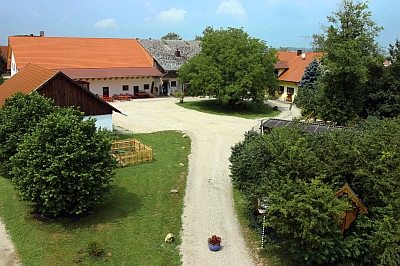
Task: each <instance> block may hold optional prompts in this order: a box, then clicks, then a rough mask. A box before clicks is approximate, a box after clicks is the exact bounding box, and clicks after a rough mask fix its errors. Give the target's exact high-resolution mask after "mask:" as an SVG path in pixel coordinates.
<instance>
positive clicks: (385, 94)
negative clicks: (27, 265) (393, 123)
mask: <svg viewBox="0 0 400 266" xmlns="http://www.w3.org/2000/svg"><path fill="white" fill-rule="evenodd" d="M387 60H388V63H389V65H387V66H384V65H383V64H382V65H378V66H375V67H374V68H373V69H371V71H370V72H371V77H370V79H369V81H368V86H367V89H368V91H369V93H368V96H367V98H366V101H365V108H366V112H367V113H368V114H369V115H375V116H379V117H396V116H399V115H400V41H399V40H396V42H395V43H394V44H390V45H389V57H388V58H387Z"/></svg>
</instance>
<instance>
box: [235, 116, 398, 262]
mask: <svg viewBox="0 0 400 266" xmlns="http://www.w3.org/2000/svg"><path fill="white" fill-rule="evenodd" d="M399 143H400V118H397V119H387V120H378V119H375V118H369V119H367V120H366V121H363V122H362V123H360V124H359V125H357V126H355V127H353V128H347V129H340V130H335V131H332V132H326V133H319V134H305V133H301V131H300V130H298V129H293V128H290V129H288V128H286V129H285V128H276V129H273V130H272V131H271V133H267V134H265V135H263V136H255V137H252V138H248V137H246V139H245V140H244V141H243V142H241V143H239V144H237V145H236V146H235V147H234V148H233V149H232V156H231V158H230V160H231V163H232V165H231V170H232V171H231V173H232V180H233V183H234V185H235V187H237V188H239V189H240V190H241V191H242V192H243V193H244V195H245V197H246V199H248V200H249V201H251V200H253V199H254V198H265V197H266V198H268V200H269V201H268V202H269V205H270V207H269V211H267V213H268V215H267V225H268V226H269V227H270V228H271V230H272V232H271V234H270V235H269V234H267V237H270V236H273V238H272V237H271V239H270V241H271V242H272V243H274V244H275V245H276V246H278V247H279V248H280V250H281V251H284V253H288V254H289V255H290V257H291V259H292V260H293V261H294V262H295V263H296V264H315V265H317V264H332V263H342V264H346V265H347V264H353V265H354V264H363V263H364V264H365V265H400V249H399V246H400V238H399V236H400V225H399V223H398V222H397V221H399V220H400V214H399V209H400V145H399ZM346 182H347V183H348V184H349V185H350V186H351V188H352V189H353V190H354V192H355V193H356V194H358V196H359V197H360V199H361V200H363V201H364V203H365V205H366V206H367V208H368V214H367V215H358V218H357V219H356V220H355V221H354V222H353V223H352V225H351V226H350V228H349V229H348V230H347V231H346V232H345V233H344V235H343V236H342V234H341V233H340V230H339V229H340V222H339V221H338V219H337V217H338V214H339V213H340V212H341V211H343V208H344V207H345V206H344V205H343V202H341V201H339V200H337V199H335V197H334V193H335V192H336V191H338V190H339V189H340V188H341V187H342V186H343V185H344V184H345V183H346ZM328 218H329V219H328Z"/></svg>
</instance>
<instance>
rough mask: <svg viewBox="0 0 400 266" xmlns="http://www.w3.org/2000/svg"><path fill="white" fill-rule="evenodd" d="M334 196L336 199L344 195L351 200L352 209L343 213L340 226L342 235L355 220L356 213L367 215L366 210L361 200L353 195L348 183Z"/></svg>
mask: <svg viewBox="0 0 400 266" xmlns="http://www.w3.org/2000/svg"><path fill="white" fill-rule="evenodd" d="M335 195H336V197H338V198H340V197H342V196H344V195H346V196H347V197H348V198H349V199H350V200H351V204H352V209H351V210H347V211H345V213H344V214H343V220H342V224H341V230H342V233H343V232H344V231H345V230H347V229H349V228H350V225H351V224H352V223H353V222H354V220H355V219H356V218H357V215H358V213H360V212H361V213H364V214H367V213H368V209H367V207H366V206H365V205H364V203H363V202H362V201H361V199H360V198H359V197H358V196H357V194H356V193H354V191H353V190H352V189H351V187H350V186H349V184H348V183H346V184H344V186H343V187H342V188H341V189H340V190H339V191H338V192H336V193H335Z"/></svg>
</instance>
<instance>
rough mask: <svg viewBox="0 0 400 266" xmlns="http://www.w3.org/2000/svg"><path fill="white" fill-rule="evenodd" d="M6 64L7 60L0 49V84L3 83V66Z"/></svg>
mask: <svg viewBox="0 0 400 266" xmlns="http://www.w3.org/2000/svg"><path fill="white" fill-rule="evenodd" d="M6 65H7V60H6V59H5V58H4V55H3V53H2V52H1V49H0V84H1V83H3V81H4V80H3V74H4V73H5V67H6Z"/></svg>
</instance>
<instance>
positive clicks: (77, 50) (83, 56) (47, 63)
mask: <svg viewBox="0 0 400 266" xmlns="http://www.w3.org/2000/svg"><path fill="white" fill-rule="evenodd" d="M8 44H9V46H11V48H12V51H13V53H14V57H15V60H16V63H17V67H18V68H19V69H21V68H22V67H24V66H25V65H27V64H29V63H32V64H36V65H40V66H42V67H46V68H49V69H57V70H59V69H67V68H114V67H144V68H146V67H153V58H152V57H151V56H150V54H148V53H147V51H146V50H145V49H144V48H143V47H142V46H141V45H140V44H139V42H138V41H137V40H136V39H119V38H75V37H37V36H12V37H9V38H8Z"/></svg>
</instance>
